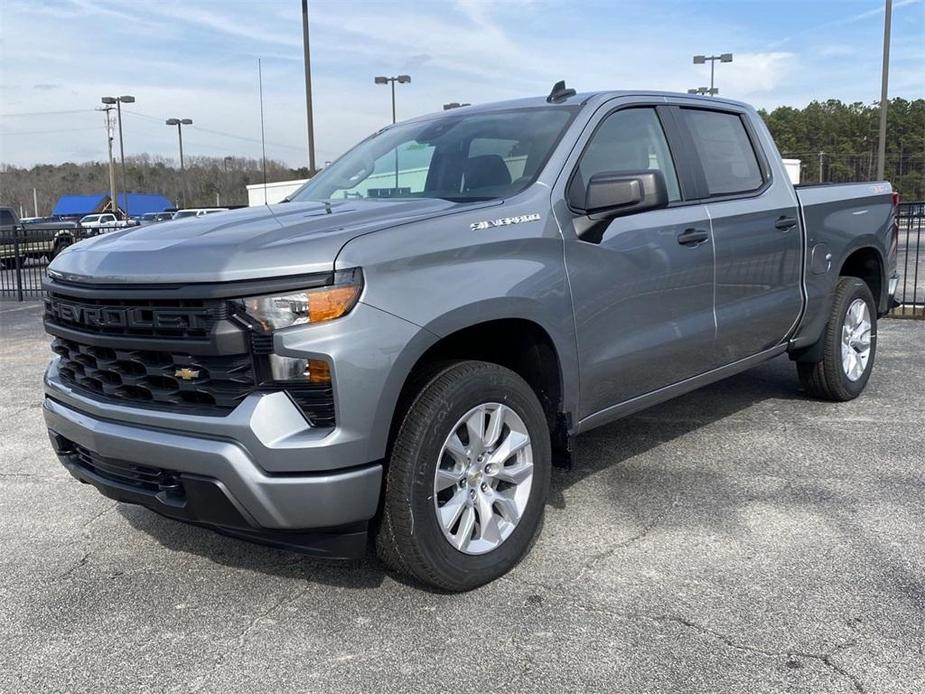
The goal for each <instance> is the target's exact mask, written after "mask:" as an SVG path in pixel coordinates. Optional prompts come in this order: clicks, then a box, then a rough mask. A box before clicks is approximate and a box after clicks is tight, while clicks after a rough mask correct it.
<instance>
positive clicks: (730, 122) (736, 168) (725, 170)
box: [681, 108, 764, 196]
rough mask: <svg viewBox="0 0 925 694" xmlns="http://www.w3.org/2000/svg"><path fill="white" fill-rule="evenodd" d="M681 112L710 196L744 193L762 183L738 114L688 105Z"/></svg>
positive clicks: (749, 142)
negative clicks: (703, 109)
mask: <svg viewBox="0 0 925 694" xmlns="http://www.w3.org/2000/svg"><path fill="white" fill-rule="evenodd" d="M681 113H682V115H683V117H684V120H685V122H686V123H687V127H688V130H690V133H691V137H692V138H693V140H694V147H695V148H696V150H697V155H698V156H699V157H700V162H701V164H702V166H703V175H704V177H705V178H706V182H707V190H708V192H709V194H710V195H711V196H713V195H731V194H734V193H747V192H750V191H753V190H757V189H758V188H760V187H761V185H762V184H763V183H764V177H763V176H762V175H761V167H760V165H759V164H758V158H757V157H756V156H755V150H754V148H753V147H752V143H751V140H749V139H748V133H747V132H746V130H745V125H744V124H743V123H742V119H741V118H740V117H739V116H738V115H736V114H734V113H720V112H719V111H701V110H698V109H687V108H686V109H681Z"/></svg>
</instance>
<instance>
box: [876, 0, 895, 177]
mask: <svg viewBox="0 0 925 694" xmlns="http://www.w3.org/2000/svg"><path fill="white" fill-rule="evenodd" d="M892 18H893V0H886V6H885V7H884V15H883V74H882V75H881V78H880V142H879V144H878V146H877V180H878V181H882V180H883V174H884V168H885V166H886V111H887V106H888V103H889V102H888V101H887V82H888V81H889V77H890V24H891V22H892Z"/></svg>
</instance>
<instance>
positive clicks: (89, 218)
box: [80, 214, 100, 223]
mask: <svg viewBox="0 0 925 694" xmlns="http://www.w3.org/2000/svg"><path fill="white" fill-rule="evenodd" d="M99 218H100V216H99V215H98V214H88V215H87V216H86V217H81V218H80V221H81V223H83V222H95V221H97V220H98V219H99Z"/></svg>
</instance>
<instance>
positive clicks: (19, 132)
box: [0, 126, 99, 137]
mask: <svg viewBox="0 0 925 694" xmlns="http://www.w3.org/2000/svg"><path fill="white" fill-rule="evenodd" d="M86 130H99V128H98V127H96V126H93V127H88V128H60V129H58V130H16V131H11V132H5V133H0V136H2V137H9V136H10V135H50V134H52V133H76V132H83V131H86Z"/></svg>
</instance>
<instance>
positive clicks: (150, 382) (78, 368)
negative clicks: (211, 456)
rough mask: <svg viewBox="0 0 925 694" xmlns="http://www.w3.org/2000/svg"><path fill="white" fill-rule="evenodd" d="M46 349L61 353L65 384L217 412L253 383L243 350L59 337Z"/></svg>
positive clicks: (236, 400)
mask: <svg viewBox="0 0 925 694" xmlns="http://www.w3.org/2000/svg"><path fill="white" fill-rule="evenodd" d="M51 348H52V350H53V351H54V352H55V353H56V354H59V355H61V362H60V364H59V373H60V375H61V379H62V380H63V381H65V382H66V383H67V384H68V385H71V386H74V387H76V388H78V389H81V390H85V391H89V392H90V393H93V394H95V395H97V396H100V395H101V396H104V397H107V398H113V399H117V400H128V401H132V402H136V403H148V404H151V405H154V406H158V405H160V406H167V407H170V408H171V409H176V408H189V409H197V410H201V409H203V408H207V409H208V410H215V411H217V413H223V412H228V411H230V410H232V409H234V408H235V407H236V406H237V405H238V403H240V402H241V401H242V400H243V399H244V398H245V397H246V396H247V394H248V393H250V392H251V391H252V390H253V389H254V387H255V386H256V385H257V384H256V382H255V378H254V368H253V363H252V361H251V357H250V355H249V354H240V355H232V356H204V355H195V356H193V355H190V354H178V353H172V352H163V351H154V350H124V349H113V348H111V347H94V346H91V345H86V344H81V343H79V342H74V341H72V340H65V339H62V338H56V339H55V340H54V342H52V346H51ZM184 376H186V378H184ZM206 413H207V412H206Z"/></svg>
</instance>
